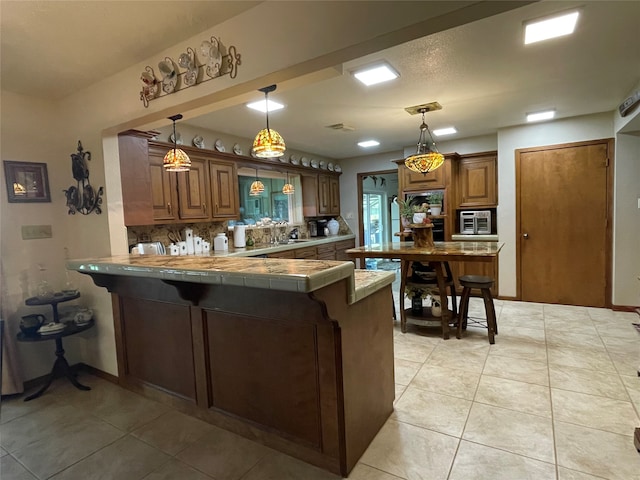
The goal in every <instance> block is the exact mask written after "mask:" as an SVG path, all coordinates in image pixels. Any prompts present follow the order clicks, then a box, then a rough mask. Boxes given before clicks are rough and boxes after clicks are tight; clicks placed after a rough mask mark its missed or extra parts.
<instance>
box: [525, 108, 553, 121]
mask: <svg viewBox="0 0 640 480" xmlns="http://www.w3.org/2000/svg"><path fill="white" fill-rule="evenodd" d="M555 116H556V111H555V110H546V111H544V112H535V113H527V122H539V121H541V120H550V119H552V118H553V117H555Z"/></svg>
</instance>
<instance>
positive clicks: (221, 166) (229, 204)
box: [209, 160, 240, 219]
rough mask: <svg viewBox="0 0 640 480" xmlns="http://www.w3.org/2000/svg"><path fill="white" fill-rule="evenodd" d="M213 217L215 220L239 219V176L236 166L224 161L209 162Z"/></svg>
mask: <svg viewBox="0 0 640 480" xmlns="http://www.w3.org/2000/svg"><path fill="white" fill-rule="evenodd" d="M209 178H210V184H211V201H212V204H211V205H212V208H213V210H212V216H213V217H214V218H220V219H224V218H238V214H239V211H240V209H239V200H238V174H237V170H236V164H235V163H233V162H225V161H222V160H210V161H209Z"/></svg>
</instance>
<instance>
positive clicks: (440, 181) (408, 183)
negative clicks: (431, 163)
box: [400, 162, 446, 190]
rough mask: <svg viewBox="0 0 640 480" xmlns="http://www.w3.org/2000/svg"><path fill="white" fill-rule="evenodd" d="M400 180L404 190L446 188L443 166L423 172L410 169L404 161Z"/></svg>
mask: <svg viewBox="0 0 640 480" xmlns="http://www.w3.org/2000/svg"><path fill="white" fill-rule="evenodd" d="M400 176H401V177H402V178H401V179H400V181H401V182H402V186H403V189H404V190H428V189H436V188H444V187H445V182H446V176H445V169H444V168H443V167H440V168H437V169H435V170H434V171H433V172H429V173H427V174H422V173H418V172H414V171H413V170H409V169H408V168H407V167H405V166H404V162H403V163H402V164H401V165H400Z"/></svg>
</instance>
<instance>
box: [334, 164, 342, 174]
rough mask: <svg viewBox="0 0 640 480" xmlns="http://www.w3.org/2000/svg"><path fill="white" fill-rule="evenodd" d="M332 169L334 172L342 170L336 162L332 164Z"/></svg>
mask: <svg viewBox="0 0 640 480" xmlns="http://www.w3.org/2000/svg"><path fill="white" fill-rule="evenodd" d="M333 171H334V172H341V171H342V167H341V166H340V165H338V164H337V163H336V164H335V165H334V166H333Z"/></svg>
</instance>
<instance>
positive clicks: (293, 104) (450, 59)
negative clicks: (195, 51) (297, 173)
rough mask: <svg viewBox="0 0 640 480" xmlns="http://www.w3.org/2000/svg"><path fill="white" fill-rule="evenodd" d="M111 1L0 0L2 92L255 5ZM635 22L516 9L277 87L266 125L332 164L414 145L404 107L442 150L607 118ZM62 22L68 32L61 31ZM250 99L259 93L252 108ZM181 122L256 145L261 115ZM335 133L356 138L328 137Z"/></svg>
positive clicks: (623, 86)
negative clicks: (553, 116)
mask: <svg viewBox="0 0 640 480" xmlns="http://www.w3.org/2000/svg"><path fill="white" fill-rule="evenodd" d="M109 3H111V2H87V1H85V2H73V1H70V2H64V1H62V2H50V1H47V2H13V1H7V0H2V2H1V4H0V5H1V8H2V12H1V13H2V15H1V25H0V26H1V36H2V79H1V80H2V88H3V89H7V90H11V91H16V92H22V93H29V94H32V93H33V92H34V91H35V92H38V94H39V95H40V96H42V97H45V98H62V97H64V96H65V95H68V94H69V93H71V92H73V91H75V90H77V89H79V88H82V87H83V86H86V85H89V84H91V83H92V82H94V81H95V80H96V79H99V78H102V77H104V76H105V75H108V74H109V73H110V72H113V71H118V70H122V69H124V68H126V67H127V66H130V65H132V64H135V63H136V62H138V61H141V60H143V59H145V58H148V57H150V56H153V54H155V53H157V52H158V51H159V50H161V49H163V48H165V47H168V46H171V45H173V44H175V43H178V42H179V41H180V40H182V39H183V38H181V36H182V37H190V36H192V35H193V34H194V33H197V32H198V31H203V30H205V29H207V28H208V27H210V26H211V24H215V23H219V22H220V21H223V20H224V19H226V18H230V17H232V16H234V15H236V14H238V13H240V12H241V11H243V10H245V9H247V8H252V7H253V6H254V5H255V4H256V3H258V2H198V1H194V2H192V1H180V2H161V1H160V2H146V1H142V2H136V1H130V2H120V8H119V9H118V11H117V12H114V9H109V8H106V5H108V4H109ZM425 3H426V2H425ZM29 4H37V5H38V8H37V9H29V8H28V5H29ZM572 6H579V8H580V10H581V16H580V18H579V20H578V26H577V30H576V33H575V34H574V35H572V36H569V37H564V38H559V39H555V40H550V41H547V42H543V43H539V44H533V45H528V46H524V45H523V42H522V38H523V31H522V25H523V22H525V21H526V20H530V19H534V18H538V17H542V16H545V15H548V14H550V13H555V12H558V11H564V10H566V9H568V8H571V7H572ZM207 18H213V19H215V21H214V22H212V21H206V20H205V19H207ZM638 18H640V1H621V2H615V1H588V2H572V1H562V2H551V1H543V2H538V3H533V4H529V5H525V6H523V7H521V8H518V9H516V10H512V11H509V12H507V13H503V14H500V15H496V16H494V17H490V18H487V19H484V20H480V21H477V22H474V23H471V24H468V25H464V26H460V27H457V28H454V29H451V30H448V31H445V32H441V33H438V34H435V35H431V36H429V37H425V38H422V39H418V40H415V41H412V42H409V43H407V44H403V45H399V46H397V47H394V48H391V49H388V50H384V51H381V52H378V53H376V54H373V55H369V56H367V57H364V58H360V59H357V60H353V61H350V62H348V63H346V64H344V65H343V66H342V67H343V72H344V74H343V75H340V76H337V77H334V78H332V79H329V80H325V81H322V82H319V83H316V84H313V85H308V86H305V87H300V88H298V89H295V90H290V91H286V92H285V91H279V90H276V91H275V92H274V93H273V94H271V95H270V98H272V99H273V100H276V101H278V102H280V103H283V104H285V105H286V108H285V109H283V110H280V111H277V112H272V113H271V114H270V124H271V127H272V128H274V129H276V130H278V131H279V132H280V133H281V134H282V135H283V137H284V138H285V140H286V141H287V145H288V146H289V147H290V148H294V149H297V150H302V151H307V152H311V153H315V154H318V155H322V156H326V157H329V158H336V159H340V158H348V157H353V156H359V155H364V154H367V153H378V152H385V151H394V150H395V151H398V150H401V149H402V148H403V147H406V146H409V145H413V144H415V143H416V141H417V139H418V134H419V129H418V127H419V124H420V118H419V116H411V115H409V114H408V113H406V112H405V110H404V108H405V107H408V106H412V105H417V104H421V103H426V102H431V101H438V102H439V103H440V104H441V105H442V106H443V109H442V110H440V111H437V112H431V113H428V114H427V123H428V124H429V126H430V128H432V129H433V128H441V127H445V126H455V127H456V128H457V129H458V132H459V133H458V134H456V136H455V137H443V139H450V138H465V137H471V136H477V135H485V134H491V133H495V132H496V130H497V129H499V128H504V127H508V126H513V125H519V124H522V123H524V116H525V114H526V113H527V112H532V111H538V110H542V109H547V108H555V109H556V111H557V118H563V117H571V116H576V115H584V114H590V113H596V112H604V111H611V110H614V109H615V108H617V106H618V105H619V104H620V103H621V102H622V100H623V99H624V97H625V95H626V94H628V93H629V92H630V90H631V89H632V88H634V86H635V85H637V84H638V81H640V48H638V45H640V28H638V25H637V19H638ZM52 20H55V21H52ZM65 24H67V25H69V26H70V27H69V30H68V31H67V34H66V35H65V34H63V33H62V32H64V29H61V28H60V25H65ZM113 25H117V35H115V36H114V35H113ZM184 25H188V26H189V28H188V29H184V28H183V27H184ZM61 30H62V32H61ZM185 31H186V32H187V33H186V34H185V33H184V32H185ZM160 33H162V34H160ZM159 38H161V39H162V44H160V43H158V39H159ZM90 40H93V41H95V42H97V43H94V42H93V41H90ZM132 46H135V48H132ZM96 52H99V55H97V54H96ZM34 57H35V58H38V61H35V60H34ZM25 59H28V60H27V61H25ZM379 59H384V60H387V61H388V62H389V63H391V64H392V65H393V67H394V68H395V69H396V70H398V72H399V73H400V78H399V79H397V80H395V81H392V82H388V83H386V84H381V85H377V86H373V87H369V88H366V87H364V86H362V85H360V84H359V83H358V82H357V81H356V80H355V79H354V78H353V77H352V76H351V74H350V72H351V71H352V70H353V69H354V68H356V67H358V66H360V65H364V64H368V63H371V62H372V61H375V60H379ZM261 96H262V94H261V93H259V92H256V99H259V98H260V97H261ZM183 113H184V112H183ZM188 123H189V124H192V125H194V126H197V127H200V128H205V129H207V130H214V131H219V132H222V133H228V134H231V135H236V136H240V137H246V138H253V136H254V135H255V133H256V132H257V131H258V130H259V129H260V128H263V126H264V114H261V113H259V112H255V111H253V110H249V109H247V108H246V107H245V106H244V105H243V104H242V105H237V106H235V107H230V108H227V109H224V110H219V111H217V112H214V113H211V114H208V115H205V116H202V117H199V118H196V119H189V121H188ZM336 123H345V124H347V125H350V126H352V127H354V128H355V130H354V131H350V132H347V131H335V130H331V129H328V128H326V126H328V125H332V124H336ZM370 138H374V139H377V140H379V141H380V142H381V145H380V146H379V147H375V148H373V149H368V150H366V151H365V150H363V149H361V148H360V147H357V146H356V142H358V141H360V140H364V139H370Z"/></svg>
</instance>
